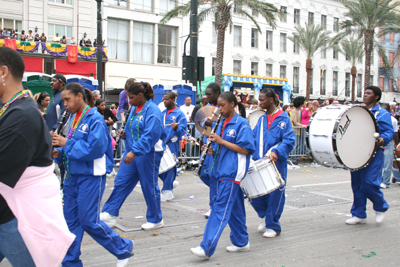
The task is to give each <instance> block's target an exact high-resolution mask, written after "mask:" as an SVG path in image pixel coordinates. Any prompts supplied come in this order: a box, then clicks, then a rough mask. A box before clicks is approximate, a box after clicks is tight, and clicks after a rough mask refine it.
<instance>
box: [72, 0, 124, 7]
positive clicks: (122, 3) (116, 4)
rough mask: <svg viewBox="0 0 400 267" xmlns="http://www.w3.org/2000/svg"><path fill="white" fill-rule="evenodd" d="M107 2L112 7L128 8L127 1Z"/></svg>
mask: <svg viewBox="0 0 400 267" xmlns="http://www.w3.org/2000/svg"><path fill="white" fill-rule="evenodd" d="M70 1H71V0H70ZM107 2H108V4H110V5H112V6H122V7H128V3H127V0H107Z"/></svg>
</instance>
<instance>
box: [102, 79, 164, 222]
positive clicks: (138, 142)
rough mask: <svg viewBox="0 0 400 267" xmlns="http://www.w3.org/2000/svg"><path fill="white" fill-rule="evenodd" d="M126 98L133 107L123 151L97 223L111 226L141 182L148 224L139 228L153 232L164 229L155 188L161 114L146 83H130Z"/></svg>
mask: <svg viewBox="0 0 400 267" xmlns="http://www.w3.org/2000/svg"><path fill="white" fill-rule="evenodd" d="M128 97H129V102H130V104H131V105H132V106H134V107H133V108H132V109H131V112H130V114H129V117H128V119H127V123H126V125H125V134H124V135H125V137H126V150H125V154H124V156H123V158H122V160H121V165H120V167H119V170H118V174H117V176H116V177H115V182H114V189H113V191H112V193H111V195H110V197H109V198H108V200H107V202H106V203H105V204H104V207H103V212H102V213H101V216H100V219H101V220H102V221H104V222H106V223H107V224H108V225H110V226H114V225H115V224H116V221H117V216H118V213H119V210H120V208H121V206H122V204H123V203H124V201H125V199H126V198H127V197H128V196H129V194H130V193H131V192H132V190H133V189H134V188H135V186H136V184H137V183H138V181H140V186H141V188H142V192H143V195H144V198H145V200H146V204H147V214H146V218H147V223H145V224H143V225H142V228H143V229H144V230H152V229H156V228H160V227H163V226H164V221H163V219H162V213H161V202H160V188H159V187H158V169H159V168H160V161H161V157H162V155H163V153H164V152H163V151H164V149H163V141H162V139H164V135H165V134H163V131H164V129H163V128H164V126H163V123H162V115H161V111H160V109H159V108H158V107H157V105H156V104H154V103H153V98H154V91H153V88H151V85H150V84H149V83H145V82H140V83H139V82H134V83H132V84H131V85H130V86H129V88H128ZM124 135H123V136H122V137H124ZM160 138H162V139H160Z"/></svg>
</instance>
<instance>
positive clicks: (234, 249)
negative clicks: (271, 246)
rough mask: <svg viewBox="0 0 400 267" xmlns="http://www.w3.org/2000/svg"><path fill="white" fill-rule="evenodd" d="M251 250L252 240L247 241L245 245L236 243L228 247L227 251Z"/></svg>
mask: <svg viewBox="0 0 400 267" xmlns="http://www.w3.org/2000/svg"><path fill="white" fill-rule="evenodd" d="M249 250H250V242H249V243H247V245H246V246H244V247H237V246H235V245H232V246H228V247H226V251H228V252H242V251H249Z"/></svg>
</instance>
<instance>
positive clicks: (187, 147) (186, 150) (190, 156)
mask: <svg viewBox="0 0 400 267" xmlns="http://www.w3.org/2000/svg"><path fill="white" fill-rule="evenodd" d="M187 130H188V131H187V133H188V134H190V136H191V137H194V138H196V141H195V142H192V141H191V140H182V141H181V143H180V146H179V155H178V159H179V160H180V161H182V160H198V159H199V158H200V153H201V145H202V143H203V136H202V135H201V134H200V133H199V132H198V131H197V130H196V127H195V125H194V123H193V122H190V123H188V126H187Z"/></svg>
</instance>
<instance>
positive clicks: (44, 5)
mask: <svg viewBox="0 0 400 267" xmlns="http://www.w3.org/2000/svg"><path fill="white" fill-rule="evenodd" d="M182 2H187V0H183V1H182V0H126V1H125V0H105V2H103V12H102V18H103V24H102V25H103V38H104V39H105V40H106V43H105V44H106V46H107V48H108V56H109V60H108V63H107V64H106V70H105V75H106V77H105V83H106V87H107V88H121V87H123V85H124V83H125V80H126V79H127V78H128V77H135V78H136V79H138V80H144V81H148V82H150V83H151V84H158V83H161V84H174V83H181V82H182V80H181V77H182V70H181V67H182V54H183V43H184V41H185V39H186V37H185V36H186V35H187V34H188V33H189V25H190V20H189V17H188V16H187V17H183V18H174V19H171V20H170V21H168V23H167V24H166V25H162V24H160V23H159V21H160V19H161V18H162V16H163V14H165V13H166V12H167V11H168V10H171V9H172V8H174V7H175V5H177V4H182ZM270 2H273V4H274V5H275V6H276V7H277V8H280V9H282V10H286V12H287V15H286V19H284V20H282V21H279V22H278V27H277V28H276V29H274V30H273V29H272V28H271V27H270V26H268V25H267V24H266V22H265V21H264V20H263V19H262V17H261V16H259V17H258V18H257V19H258V22H259V24H260V26H261V33H260V32H258V31H257V30H256V27H255V25H254V24H253V23H252V22H251V21H250V20H249V19H247V18H243V17H239V16H237V15H234V20H233V23H234V27H233V29H232V32H229V30H228V31H227V33H226V37H225V38H226V39H225V52H224V67H223V72H224V73H237V74H244V75H246V74H248V75H258V76H266V77H284V78H288V81H289V84H291V85H292V87H293V93H294V95H297V94H301V95H305V88H306V70H305V63H306V57H305V55H304V53H303V52H302V51H299V49H298V48H297V47H294V45H293V43H292V42H291V41H290V40H288V39H287V37H288V36H291V35H292V32H293V30H294V28H295V26H296V25H300V26H304V25H305V23H306V22H309V23H310V22H312V23H315V24H322V25H324V26H325V27H326V29H327V30H329V31H331V32H332V36H333V35H335V34H336V32H337V31H338V24H339V23H340V22H342V21H343V20H345V17H344V15H343V14H344V13H345V12H346V9H345V8H344V7H343V5H342V4H341V1H340V0H313V1H311V0H301V1H299V0H281V1H276V0H270ZM96 4H97V3H96V2H95V1H94V0H92V1H89V0H39V1H37V0H22V1H21V0H0V6H2V8H1V9H0V19H1V20H0V23H1V24H0V27H6V28H7V27H8V28H11V26H12V27H13V28H15V29H17V30H18V31H21V30H22V29H24V30H25V31H27V30H28V29H32V30H34V29H35V27H37V28H38V33H41V32H45V33H46V35H47V36H48V37H49V40H51V39H52V37H53V36H54V35H55V33H59V34H60V35H67V38H70V37H72V36H75V37H76V39H78V40H79V39H80V38H82V36H83V34H84V33H86V34H87V36H88V38H90V39H91V40H92V41H93V40H94V39H95V38H96V33H97V29H96ZM212 20H213V16H210V17H209V18H208V20H206V21H204V22H203V24H201V26H200V34H199V46H198V48H199V55H200V56H203V57H205V76H211V75H213V74H214V64H215V59H216V51H217V44H216V39H217V38H216V32H215V28H214V27H213V24H214V23H213V21H212ZM189 49H190V45H189V42H188V45H187V52H189ZM378 63H379V58H378V55H377V53H376V52H375V55H374V57H373V64H372V66H371V75H372V77H373V78H372V82H373V84H375V85H377V84H378ZM356 67H357V70H358V77H357V80H358V81H357V92H358V95H357V96H358V97H361V92H362V86H363V76H364V64H363V62H359V63H358V64H357V66H356ZM313 68H314V70H313V76H312V95H311V97H312V98H313V99H318V98H321V99H325V98H328V97H330V96H334V97H338V99H339V100H344V99H345V98H346V99H347V100H349V99H350V88H351V75H350V68H351V64H350V62H349V61H346V59H345V56H344V55H343V54H338V53H337V52H336V51H333V50H326V51H323V52H321V53H320V54H317V55H315V57H314V59H313ZM346 88H347V90H346ZM357 92H356V93H357ZM358 99H359V100H361V98H358Z"/></svg>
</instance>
